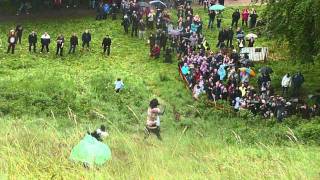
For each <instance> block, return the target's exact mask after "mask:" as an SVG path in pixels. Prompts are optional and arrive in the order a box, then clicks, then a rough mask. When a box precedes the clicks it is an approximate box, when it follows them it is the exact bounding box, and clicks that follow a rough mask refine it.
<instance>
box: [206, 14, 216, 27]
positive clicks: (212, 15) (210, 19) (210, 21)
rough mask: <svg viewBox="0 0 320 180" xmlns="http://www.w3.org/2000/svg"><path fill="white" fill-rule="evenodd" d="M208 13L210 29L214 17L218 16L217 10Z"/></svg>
mask: <svg viewBox="0 0 320 180" xmlns="http://www.w3.org/2000/svg"><path fill="white" fill-rule="evenodd" d="M208 15H209V23H208V29H209V28H210V29H211V30H212V28H213V23H214V19H215V17H216V12H215V11H209V14H208Z"/></svg>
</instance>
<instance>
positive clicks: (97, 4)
mask: <svg viewBox="0 0 320 180" xmlns="http://www.w3.org/2000/svg"><path fill="white" fill-rule="evenodd" d="M83 3H84V2H83V1H80V0H16V1H12V5H13V6H16V7H17V14H16V15H17V16H18V15H20V14H22V13H25V14H27V15H28V14H30V11H31V10H32V9H48V8H53V9H62V8H66V9H69V8H79V7H80V4H81V5H82V6H83V7H88V8H89V9H94V10H96V11H97V12H100V10H101V5H105V4H115V6H117V7H118V9H120V5H121V0H87V3H86V4H85V5H84V4H83ZM34 7H36V8H34Z"/></svg>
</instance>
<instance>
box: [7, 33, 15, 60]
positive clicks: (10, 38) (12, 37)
mask: <svg viewBox="0 0 320 180" xmlns="http://www.w3.org/2000/svg"><path fill="white" fill-rule="evenodd" d="M16 43H17V37H16V33H15V32H14V30H11V31H10V33H9V36H8V50H7V53H9V52H10V50H11V53H12V54H14V49H15V47H16Z"/></svg>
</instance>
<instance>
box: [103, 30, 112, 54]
mask: <svg viewBox="0 0 320 180" xmlns="http://www.w3.org/2000/svg"><path fill="white" fill-rule="evenodd" d="M102 47H103V53H104V54H105V53H106V51H107V55H108V56H109V55H110V47H111V38H110V37H109V35H107V36H106V37H105V38H103V41H102Z"/></svg>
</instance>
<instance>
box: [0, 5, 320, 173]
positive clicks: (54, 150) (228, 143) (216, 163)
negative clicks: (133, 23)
mask: <svg viewBox="0 0 320 180" xmlns="http://www.w3.org/2000/svg"><path fill="white" fill-rule="evenodd" d="M196 11H197V12H198V13H200V14H201V15H202V17H203V19H204V22H206V20H207V17H206V15H205V13H204V12H203V11H202V9H197V10H196ZM231 13H232V9H229V10H227V11H226V12H225V18H226V19H225V20H224V21H223V23H224V26H228V24H230V20H227V17H230V15H231ZM173 14H174V13H173ZM22 25H23V26H24V27H25V34H24V38H23V45H18V46H17V53H16V54H15V55H10V54H9V55H7V54H5V53H4V51H5V50H6V47H5V45H4V43H2V46H1V47H0V50H1V52H0V56H1V59H0V63H1V66H0V112H1V114H0V115H1V118H0V127H1V131H0V174H1V176H0V178H1V179H2V178H4V179H49V178H52V179H61V178H64V179H67V178H68V179H261V178H264V179H312V178H313V179H318V178H319V169H320V164H319V162H320V161H319V160H320V157H319V153H318V152H319V147H318V145H317V144H319V142H320V140H319V138H318V137H319V136H318V134H319V129H320V128H318V124H319V120H313V121H311V122H303V121H302V120H300V119H299V118H297V117H292V118H291V119H288V120H286V121H285V122H284V123H282V124H278V123H276V122H275V121H274V120H264V119H261V118H259V117H254V116H252V115H251V114H250V113H247V112H245V113H243V114H242V115H241V117H238V116H237V117H235V115H234V114H232V113H229V111H228V109H225V112H224V111H216V110H215V109H213V108H211V107H210V106H209V107H208V104H207V103H206V102H205V100H201V101H199V102H195V101H193V100H192V98H191V96H190V92H189V91H188V90H187V89H186V88H185V86H184V84H183V82H182V81H181V80H180V77H179V74H178V71H177V65H176V63H173V64H164V63H162V62H161V61H162V60H163V59H160V60H153V59H150V58H149V57H148V45H147V44H146V41H143V40H137V39H136V38H131V37H129V36H126V35H124V34H123V31H122V29H121V28H120V22H119V21H111V20H107V21H93V17H83V18H79V19H72V20H71V19H67V20H63V19H57V20H50V21H44V20H35V21H23V22H22ZM14 26H15V23H13V22H1V23H0V39H1V40H2V42H6V37H5V34H7V31H8V30H9V29H10V28H12V27H14ZM87 28H88V29H90V30H91V32H92V34H93V43H92V49H91V51H90V52H79V51H78V52H77V54H75V55H66V56H64V57H62V58H61V57H56V56H55V55H54V53H53V50H54V48H55V47H54V46H55V44H54V43H52V44H51V53H50V54H33V53H31V54H29V53H28V52H27V43H26V37H27V35H26V34H27V32H30V31H31V30H36V31H37V32H38V35H41V34H42V33H43V32H45V31H48V32H49V34H50V35H51V37H52V39H55V38H56V36H57V35H58V34H59V33H63V34H64V35H65V36H66V37H69V36H70V35H71V34H72V32H77V33H78V35H79V36H80V35H81V32H82V31H83V30H84V29H87ZM205 33H206V36H208V38H209V41H210V43H211V46H212V47H214V44H215V40H216V35H217V33H216V31H214V32H209V31H208V30H206V29H205ZM106 34H110V35H111V37H112V39H113V45H112V49H111V56H110V57H106V56H104V55H102V53H101V52H102V50H101V49H100V48H99V47H100V43H101V41H102V38H103V36H104V35H106ZM67 39H68V38H67ZM258 43H261V45H263V43H266V44H267V43H268V44H272V45H273V41H271V42H269V40H268V41H266V40H265V39H264V40H261V41H259V40H258ZM67 47H68V43H67V44H66V48H67ZM78 50H79V49H78ZM66 51H67V49H65V52H66ZM281 51H282V50H281ZM277 52H278V51H277ZM268 65H270V66H272V67H273V68H274V71H275V73H274V74H273V77H274V79H275V80H274V81H275V82H274V84H276V83H277V81H278V80H279V79H280V77H281V76H282V74H283V73H284V72H286V71H295V70H298V68H299V67H304V70H303V72H304V73H305V76H306V77H307V78H306V79H307V81H306V84H305V90H306V91H307V92H312V91H313V90H314V89H316V88H317V87H318V86H317V84H316V82H317V81H316V77H317V73H318V71H316V69H317V67H319V64H315V66H314V67H307V66H306V65H303V66H302V65H301V66H300V65H291V63H288V62H287V61H281V62H270V63H269V64H268ZM259 66H262V65H260V64H259V65H257V67H259ZM301 69H302V68H301ZM118 77H120V78H122V79H123V80H124V83H125V89H124V91H123V92H121V93H120V94H116V93H114V90H113V86H114V85H113V83H114V81H115V80H116V78H118ZM309 78H310V80H308V79H309ZM253 81H254V80H253ZM307 92H306V93H307ZM154 97H157V98H159V100H160V103H161V104H162V105H165V106H166V114H165V116H163V117H162V127H161V128H162V135H163V138H164V141H162V142H161V141H158V140H157V139H156V138H155V137H153V136H152V137H150V138H149V139H148V140H146V141H145V140H143V126H144V123H145V117H146V109H147V106H148V102H149V100H150V99H151V98H154ZM173 107H176V111H177V112H175V111H174V109H173ZM174 113H179V114H181V118H180V119H178V120H177V119H176V118H175V114H174ZM102 123H103V124H107V126H108V128H109V130H110V134H111V136H110V138H108V139H107V140H106V143H107V144H108V145H109V146H110V148H111V150H112V153H113V159H112V160H111V161H110V162H108V163H107V164H106V165H105V166H102V167H92V168H91V169H90V170H87V169H85V168H83V167H82V165H81V164H75V163H72V162H70V161H69V160H68V156H69V154H70V151H71V149H72V147H73V146H74V145H75V144H77V143H78V142H79V140H80V139H81V138H82V137H83V135H84V134H85V132H86V131H88V130H93V129H94V128H96V127H97V126H99V125H100V124H102ZM306 144H308V145H306Z"/></svg>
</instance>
